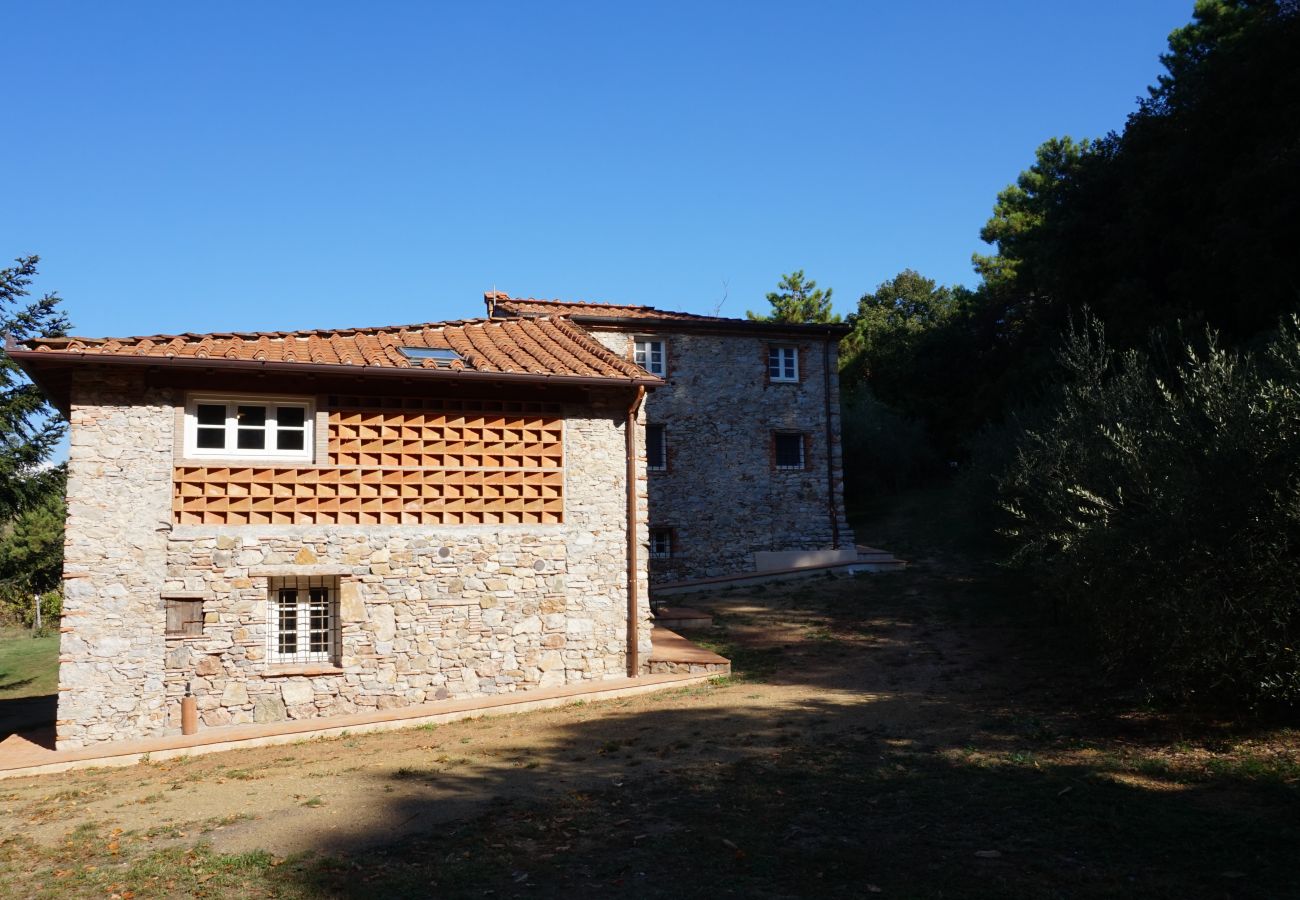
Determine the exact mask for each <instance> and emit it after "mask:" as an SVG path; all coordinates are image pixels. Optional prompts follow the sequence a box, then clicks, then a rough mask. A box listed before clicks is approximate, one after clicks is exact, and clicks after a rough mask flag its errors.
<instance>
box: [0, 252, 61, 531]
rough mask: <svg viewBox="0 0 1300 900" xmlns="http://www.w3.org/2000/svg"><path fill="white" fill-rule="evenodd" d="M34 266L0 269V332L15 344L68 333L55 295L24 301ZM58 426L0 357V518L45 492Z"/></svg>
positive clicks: (26, 260) (30, 260) (20, 263)
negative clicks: (46, 463) (47, 464)
mask: <svg viewBox="0 0 1300 900" xmlns="http://www.w3.org/2000/svg"><path fill="white" fill-rule="evenodd" d="M39 262H40V258H39V257H36V256H27V257H19V258H18V259H17V260H16V263H17V264H16V265H15V266H14V267H12V268H8V269H0V333H3V334H5V335H7V336H8V337H11V338H13V339H14V340H16V341H23V340H27V339H29V338H33V337H62V336H63V335H66V334H67V333H68V318H67V316H66V315H65V314H64V312H63V310H62V308H61V307H60V305H59V304H60V302H61V301H60V299H59V297H58V295H57V294H45V295H43V296H42V297H40V298H39V299H37V300H28V299H26V298H27V297H28V295H29V294H30V291H29V290H28V288H29V287H30V286H31V283H32V278H33V276H35V275H36V266H37V263H39ZM64 428H65V425H64V423H63V421H62V420H61V419H60V418H58V416H57V415H56V414H55V413H54V411H53V410H52V409H51V408H50V407H49V405H48V404H47V403H46V402H45V397H44V396H43V395H42V394H41V391H40V389H39V388H37V387H36V386H35V385H34V384H32V383H31V382H30V381H28V380H27V379H26V378H25V377H24V376H23V374H22V372H21V371H20V370H19V368H18V366H17V364H15V363H14V361H13V360H12V359H10V358H9V357H8V356H5V355H3V354H0V518H6V519H7V518H10V517H12V516H14V515H15V514H17V513H18V512H20V511H21V510H23V509H25V508H26V507H28V506H30V505H31V504H32V503H34V502H37V501H38V500H39V499H40V498H41V497H44V496H45V495H46V494H48V493H49V489H50V481H51V478H52V477H53V476H52V474H51V472H50V470H49V469H48V468H46V467H45V466H44V465H43V464H44V463H45V462H46V460H48V458H49V456H50V453H51V452H52V451H53V450H54V446H55V444H57V443H58V442H59V439H60V438H62V437H63V433H64Z"/></svg>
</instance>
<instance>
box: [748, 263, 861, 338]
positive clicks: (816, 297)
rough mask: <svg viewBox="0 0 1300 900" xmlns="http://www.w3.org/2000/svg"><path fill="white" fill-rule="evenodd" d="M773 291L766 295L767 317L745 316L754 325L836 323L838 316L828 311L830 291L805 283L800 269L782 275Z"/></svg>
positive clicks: (830, 289) (831, 291) (749, 312)
mask: <svg viewBox="0 0 1300 900" xmlns="http://www.w3.org/2000/svg"><path fill="white" fill-rule="evenodd" d="M776 287H777V289H776V290H775V291H771V292H770V293H768V295H767V302H768V303H770V304H772V312H771V314H769V315H766V316H764V315H760V314H759V313H756V312H753V311H747V312H746V313H745V316H746V317H747V318H748V319H750V320H751V321H754V322H794V323H813V324H817V325H824V324H827V323H829V322H838V321H839V320H840V317H839V315H838V314H837V313H833V312H831V294H832V293H833V289H832V288H827V289H826V290H824V291H823V290H821V289H820V288H818V287H817V282H816V281H813V280H811V279H809V280H808V281H804V275H803V269H799V270H798V271H795V272H791V273H790V274H789V275H782V276H781V281H780V283H779V284H778V285H777V286H776Z"/></svg>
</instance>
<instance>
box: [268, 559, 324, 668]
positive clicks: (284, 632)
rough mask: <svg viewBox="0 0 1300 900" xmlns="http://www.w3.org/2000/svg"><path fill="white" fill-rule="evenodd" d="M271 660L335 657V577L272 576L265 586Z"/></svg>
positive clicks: (314, 660) (308, 660) (315, 660)
mask: <svg viewBox="0 0 1300 900" xmlns="http://www.w3.org/2000/svg"><path fill="white" fill-rule="evenodd" d="M267 593H268V598H267V601H268V615H269V625H270V628H269V630H268V634H269V646H268V647H267V659H268V660H269V661H270V662H272V663H278V664H285V663H290V664H292V663H300V664H301V663H334V662H336V661H337V659H338V642H339V627H338V596H339V579H338V578H337V577H310V578H308V577H297V578H294V577H288V578H272V579H271V580H270V582H269V585H268V592H267Z"/></svg>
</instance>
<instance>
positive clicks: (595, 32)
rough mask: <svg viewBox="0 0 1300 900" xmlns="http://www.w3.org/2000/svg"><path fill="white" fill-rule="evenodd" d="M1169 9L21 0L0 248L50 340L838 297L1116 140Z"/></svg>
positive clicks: (1142, 1) (949, 252)
mask: <svg viewBox="0 0 1300 900" xmlns="http://www.w3.org/2000/svg"><path fill="white" fill-rule="evenodd" d="M1190 15H1191V0H1177V2H1172V0H1098V2H1092V3H1087V4H1082V3H1072V2H1059V3H1043V2H1003V3H996V2H995V3H979V4H976V3H960V2H931V3H921V2H917V3H888V4H886V3H875V2H865V0H863V2H847V3H818V2H813V3H798V4H796V3H780V4H778V3H757V2H745V3H739V2H737V3H703V2H696V3H682V4H640V5H632V4H624V3H605V4H596V3H591V4H570V3H560V2H548V3H545V4H541V3H531V4H523V3H520V4H507V3H473V4H470V3H461V4H450V3H448V4H433V3H414V2H412V3H397V2H383V3H350V4H343V3H329V2H314V3H259V4H253V3H223V4H216V3H209V4H197V3H167V4H156V5H146V4H143V3H128V4H105V3H84V4H65V3H57V2H52V3H39V4H38V3H27V4H22V5H21V6H10V7H8V8H7V9H6V33H7V35H8V38H9V39H8V40H7V41H6V48H5V51H4V53H3V57H2V58H0V83H2V84H4V85H5V86H6V88H7V91H6V94H7V99H8V104H7V105H8V113H9V121H10V123H11V125H10V136H9V137H7V138H6V139H5V141H4V144H3V148H0V162H2V163H3V172H4V174H5V191H4V200H3V204H4V206H3V213H0V253H2V254H3V258H4V259H9V258H12V257H14V256H17V255H19V254H28V253H38V254H40V255H41V256H42V260H43V261H42V275H41V278H40V280H39V282H38V285H37V286H38V288H40V289H42V290H57V291H58V292H59V293H60V294H61V295H62V296H63V297H64V299H65V301H66V304H67V307H68V310H69V312H70V314H71V316H72V318H73V321H74V324H75V326H76V328H75V331H76V332H77V333H81V334H92V335H94V334H98V335H113V334H118V335H120V334H140V333H152V332H177V331H209V330H257V329H278V328H295V327H332V326H347V325H365V324H389V323H398V322H418V321H431V320H438V319H445V318H457V317H469V316H477V315H481V314H482V309H483V307H482V299H481V298H482V293H483V291H484V289H486V288H490V287H492V286H493V285H495V286H496V287H498V288H500V289H501V290H505V291H508V292H510V293H511V294H513V295H516V296H538V297H561V298H565V299H588V300H611V301H620V302H634V303H649V304H653V305H656V306H660V307H664V308H677V309H685V310H692V311H697V312H709V311H712V310H713V309H714V308H715V306H716V305H717V304H718V303H719V302H720V301H722V300H723V297H724V292H725V295H726V300H725V303H723V304H722V306H721V311H722V313H723V314H724V315H727V314H730V315H743V312H744V310H745V309H746V308H752V309H756V310H757V309H765V308H766V303H765V301H764V299H763V295H764V293H765V292H766V291H768V290H770V289H772V288H773V287H774V286H775V283H776V281H777V279H778V278H779V277H780V275H781V273H783V272H787V271H790V270H792V269H795V268H804V269H805V270H807V273H808V275H809V276H811V277H814V278H816V279H817V280H818V282H819V284H821V285H822V286H832V287H834V289H835V300H836V308H837V309H838V310H839V311H841V312H848V311H850V310H851V309H852V308H853V307H854V305H855V304H856V300H857V297H858V296H859V295H861V294H862V293H863V292H864V291H866V290H870V289H871V288H873V287H874V286H875V285H876V284H877V283H879V282H880V281H882V280H884V279H886V278H889V277H891V276H892V275H893V274H895V273H896V272H898V271H899V270H901V269H903V268H904V267H909V266H910V267H912V268H916V269H918V270H920V271H921V272H923V273H925V274H927V275H929V276H931V277H934V278H938V279H939V280H941V281H945V282H950V283H952V282H963V283H968V284H969V283H973V281H974V276H973V274H972V273H971V270H970V262H969V260H970V254H971V253H972V252H973V251H975V250H979V249H981V245H980V242H979V238H978V232H979V228H980V226H981V224H982V223H983V222H984V221H985V220H986V219H987V218H988V215H989V212H990V210H991V208H992V205H993V202H994V198H995V195H996V193H997V191H998V190H999V189H1000V188H1002V187H1003V186H1005V185H1006V184H1008V183H1009V182H1011V181H1012V180H1014V178H1015V176H1016V174H1017V173H1018V172H1019V171H1020V170H1021V169H1023V168H1025V167H1026V166H1027V165H1028V164H1029V163H1030V161H1031V160H1032V158H1033V151H1034V148H1035V147H1036V146H1037V145H1038V144H1039V143H1040V142H1042V141H1043V140H1044V139H1046V138H1048V137H1051V136H1053V135H1061V134H1070V135H1073V136H1075V137H1085V136H1096V135H1099V134H1102V133H1104V132H1106V131H1108V130H1110V129H1114V128H1118V127H1120V126H1121V125H1122V124H1123V121H1124V117H1125V116H1126V115H1127V113H1128V112H1129V111H1130V110H1131V109H1132V108H1133V106H1134V103H1135V100H1136V98H1137V97H1138V96H1139V95H1140V94H1141V93H1142V92H1143V90H1144V88H1145V86H1146V85H1147V84H1149V83H1151V82H1152V81H1153V80H1154V79H1155V77H1156V75H1157V74H1158V72H1159V71H1160V70H1159V62H1158V55H1159V53H1160V52H1161V51H1162V50H1163V49H1164V45H1165V39H1166V37H1167V35H1168V33H1169V31H1170V30H1171V29H1173V28H1175V27H1178V26H1179V25H1181V24H1183V23H1185V22H1186V21H1187V20H1188V19H1189V18H1190Z"/></svg>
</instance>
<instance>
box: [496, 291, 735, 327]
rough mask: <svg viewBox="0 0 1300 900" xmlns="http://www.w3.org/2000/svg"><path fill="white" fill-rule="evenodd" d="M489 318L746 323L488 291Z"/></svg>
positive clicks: (628, 304)
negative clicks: (517, 317)
mask: <svg viewBox="0 0 1300 900" xmlns="http://www.w3.org/2000/svg"><path fill="white" fill-rule="evenodd" d="M483 299H484V300H485V301H487V306H488V315H489V316H492V317H500V316H526V317H531V316H601V317H604V318H610V319H646V320H651V319H654V320H659V321H675V322H743V321H745V320H744V319H728V318H725V317H723V316H700V315H696V314H695V313H688V312H673V311H671V310H666V309H655V308H654V307H653V306H637V305H635V304H631V303H585V302H582V301H569V300H534V299H533V298H531V297H528V298H524V297H511V296H509V295H507V294H504V293H501V292H500V291H497V292H495V293H494V292H492V291H487V292H486V293H484V295H483Z"/></svg>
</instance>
